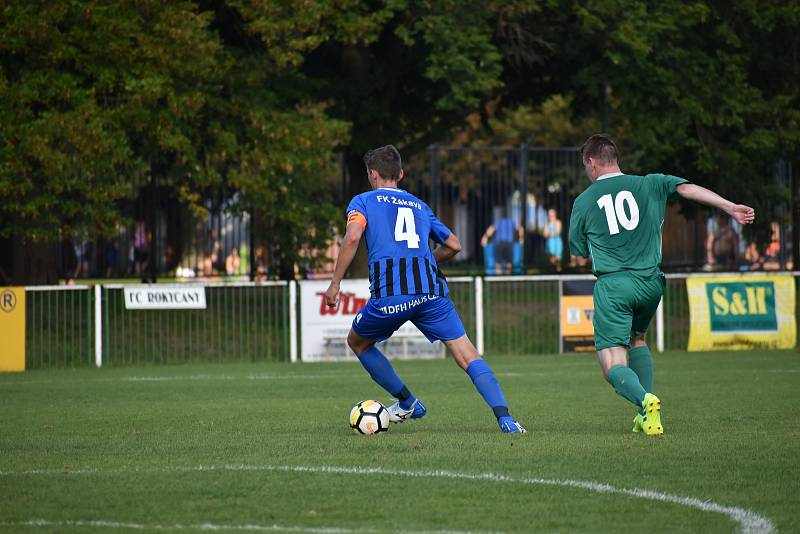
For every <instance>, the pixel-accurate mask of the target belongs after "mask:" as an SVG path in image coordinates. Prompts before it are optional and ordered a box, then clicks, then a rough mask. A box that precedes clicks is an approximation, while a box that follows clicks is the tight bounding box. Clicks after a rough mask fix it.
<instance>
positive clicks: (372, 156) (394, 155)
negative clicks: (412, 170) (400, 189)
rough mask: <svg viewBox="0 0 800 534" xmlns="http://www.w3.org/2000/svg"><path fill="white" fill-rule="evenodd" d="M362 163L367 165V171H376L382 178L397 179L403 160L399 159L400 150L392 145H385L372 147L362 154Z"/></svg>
mask: <svg viewBox="0 0 800 534" xmlns="http://www.w3.org/2000/svg"><path fill="white" fill-rule="evenodd" d="M364 164H365V165H366V166H367V173H369V171H370V169H374V170H376V171H378V174H380V175H381V178H383V179H384V180H398V179H399V178H400V171H401V170H402V169H403V161H402V160H401V159H400V152H398V151H397V149H396V148H395V147H394V145H386V146H382V147H380V148H374V149H372V150H370V151H369V152H367V153H366V154H364Z"/></svg>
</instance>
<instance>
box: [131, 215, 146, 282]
mask: <svg viewBox="0 0 800 534" xmlns="http://www.w3.org/2000/svg"><path fill="white" fill-rule="evenodd" d="M149 262H150V235H149V232H148V231H147V226H145V224H144V221H142V220H139V221H136V229H135V230H134V231H133V270H134V274H135V275H136V276H138V277H141V279H142V282H146V281H147V266H148V264H149Z"/></svg>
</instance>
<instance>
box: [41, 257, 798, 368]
mask: <svg viewBox="0 0 800 534" xmlns="http://www.w3.org/2000/svg"><path fill="white" fill-rule="evenodd" d="M723 274H724V273H723ZM781 274H786V273H781ZM792 274H793V276H794V278H795V291H796V296H795V303H796V309H797V311H796V316H797V317H800V273H798V272H794V273H792ZM686 276H687V275H682V274H670V275H667V284H666V291H665V293H664V300H663V303H662V310H663V321H662V323H661V325H660V326H659V325H658V324H657V323H658V321H657V320H656V319H654V324H653V326H652V327H651V330H650V334H649V341H650V344H651V345H652V346H653V348H654V349H656V347H657V339H658V337H657V334H658V330H659V328H661V329H662V330H661V331H662V333H663V348H664V350H686V347H687V344H688V339H689V327H690V318H689V302H688V296H687V292H686V281H685V278H686ZM568 278H569V279H579V278H581V279H582V278H591V276H586V275H567V276H555V275H552V276H551V275H542V276H495V277H485V278H484V277H451V278H450V279H449V280H448V283H449V286H450V295H451V298H452V299H453V302H454V303H455V305H456V309H457V310H458V312H459V315H460V316H461V319H462V321H463V323H464V327H465V328H466V331H467V334H468V335H469V336H470V339H472V341H473V342H474V343H475V345H476V346H477V347H478V349H479V350H480V351H482V352H485V353H488V354H512V355H524V356H531V355H535V354H554V353H557V352H558V350H559V315H560V304H559V295H560V289H559V285H560V283H561V282H560V281H563V280H565V279H568ZM205 287H206V302H207V308H206V309H203V310H127V309H125V304H124V300H123V288H124V286H122V285H107V286H102V289H101V288H100V287H97V288H95V291H93V290H92V287H90V286H31V287H27V288H26V300H27V305H26V368H27V369H41V368H49V367H90V366H93V365H96V364H98V362H99V361H100V360H96V359H95V357H96V355H97V351H98V350H99V351H100V352H101V353H102V359H101V360H102V365H111V366H122V365H142V364H153V363H155V364H159V363H181V362H190V361H211V362H233V361H289V360H290V359H292V358H291V356H290V355H292V354H295V355H296V354H297V339H298V336H297V335H296V333H297V325H296V321H297V309H296V308H297V307H296V306H293V305H292V300H293V299H294V300H295V301H296V300H297V295H296V292H295V291H294V290H293V287H294V285H293V283H288V282H283V281H281V282H255V283H252V282H247V283H237V284H230V283H229V284H224V283H219V284H207V285H206V286H205ZM97 295H100V296H101V299H100V300H99V301H98V300H97ZM295 304H296V302H295ZM98 314H99V315H98ZM300 327H301V328H302V325H300ZM292 332H294V335H292Z"/></svg>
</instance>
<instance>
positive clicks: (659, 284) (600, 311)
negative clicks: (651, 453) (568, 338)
mask: <svg viewBox="0 0 800 534" xmlns="http://www.w3.org/2000/svg"><path fill="white" fill-rule="evenodd" d="M581 158H582V160H583V166H584V168H585V169H586V174H587V176H588V177H589V180H590V181H591V182H592V185H590V186H589V188H588V189H586V191H584V192H583V193H581V194H580V195H579V196H578V198H576V199H575V203H574V205H573V207H572V217H571V219H570V226H569V248H570V254H572V255H574V256H582V257H591V259H592V271H593V272H594V274H595V276H597V282H596V283H595V286H594V319H593V321H592V322H593V324H594V339H595V348H596V349H597V357H598V359H599V361H600V367H601V368H602V370H603V374H604V375H605V377H606V380H608V382H609V383H610V384H611V385H612V386H613V387H614V391H616V392H617V393H618V394H619V395H620V396H622V397H624V398H625V399H627V400H628V401H630V402H631V403H632V404H633V405H634V406H635V407H636V409H637V414H636V417H635V418H634V420H633V425H634V426H633V431H634V432H644V433H645V434H647V435H658V434H663V432H664V429H663V426H662V424H661V401H660V400H659V399H658V397H656V396H655V395H654V394H653V355H652V353H651V352H650V349H649V348H648V347H647V343H646V342H645V332H646V331H647V327H648V325H649V324H650V321H651V319H652V318H653V315H654V314H655V312H656V308H657V307H658V303H659V302H660V301H661V295H662V294H663V292H664V285H665V279H664V274H663V273H662V272H661V270H660V269H659V265H660V264H661V226H662V225H663V224H664V209H665V208H666V203H667V200H668V199H669V198H670V197H672V196H673V195H676V194H677V195H680V196H682V197H683V198H688V199H690V200H694V201H696V202H700V203H702V204H706V205H709V206H714V207H716V208H719V209H721V210H722V211H724V212H725V213H727V214H728V215H730V216H731V217H733V218H734V219H736V221H738V222H739V223H742V224H750V223H752V222H753V220H754V218H755V211H754V210H753V208H751V207H749V206H744V205H741V204H734V203H733V202H730V201H728V200H726V199H724V198H722V197H721V196H719V195H718V194H716V193H714V192H713V191H710V190H708V189H706V188H704V187H700V186H699V185H695V184H692V183H689V181H688V180H685V179H683V178H678V177H676V176H670V175H668V174H647V175H645V176H635V175H631V174H624V173H623V172H622V171H620V168H619V163H618V152H617V145H616V144H615V143H614V141H613V140H612V139H611V137H609V136H608V135H606V134H596V135H593V136H591V137H589V139H587V140H586V142H585V143H584V144H583V146H582V147H581Z"/></svg>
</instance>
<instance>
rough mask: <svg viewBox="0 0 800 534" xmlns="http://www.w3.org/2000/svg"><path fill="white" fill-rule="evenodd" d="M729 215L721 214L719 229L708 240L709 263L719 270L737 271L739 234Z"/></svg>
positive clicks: (718, 223) (718, 222)
mask: <svg viewBox="0 0 800 534" xmlns="http://www.w3.org/2000/svg"><path fill="white" fill-rule="evenodd" d="M729 221H730V219H729V217H728V216H725V215H723V216H720V217H719V219H718V221H717V230H716V231H715V232H714V233H713V234H711V236H710V239H708V240H707V241H706V243H707V245H706V255H707V256H708V254H709V253H710V260H711V261H709V263H710V264H711V265H712V266H713V267H714V268H715V269H717V270H723V271H737V270H739V269H738V266H739V234H737V233H736V230H734V229H733V228H732V227H731V225H730V223H729ZM709 245H710V246H709Z"/></svg>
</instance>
